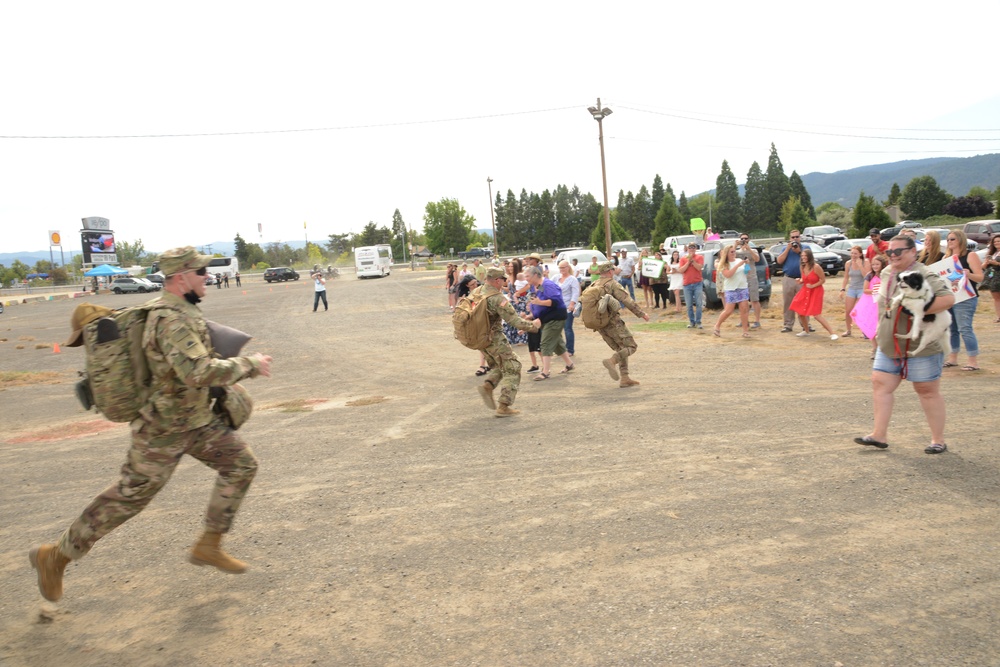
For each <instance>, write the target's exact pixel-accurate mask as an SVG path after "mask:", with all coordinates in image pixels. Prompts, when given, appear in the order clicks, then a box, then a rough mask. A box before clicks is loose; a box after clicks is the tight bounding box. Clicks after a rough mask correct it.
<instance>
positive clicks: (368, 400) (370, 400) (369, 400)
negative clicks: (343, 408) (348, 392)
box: [347, 396, 386, 408]
mask: <svg viewBox="0 0 1000 667" xmlns="http://www.w3.org/2000/svg"><path fill="white" fill-rule="evenodd" d="M385 400H386V398H385V396H366V397H365V398H359V399H356V400H353V401H348V402H347V405H349V406H350V407H352V408H354V407H357V406H359V405H374V404H376V403H381V402H382V401H385Z"/></svg>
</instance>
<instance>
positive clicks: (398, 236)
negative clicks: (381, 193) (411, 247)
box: [392, 208, 407, 259]
mask: <svg viewBox="0 0 1000 667" xmlns="http://www.w3.org/2000/svg"><path fill="white" fill-rule="evenodd" d="M406 242H407V238H406V224H404V223H403V215H402V214H401V213H400V212H399V209H398V208H397V209H396V210H395V211H393V213H392V256H393V257H399V258H400V259H402V258H403V257H405V256H406V253H404V252H403V248H404V246H405V244H406Z"/></svg>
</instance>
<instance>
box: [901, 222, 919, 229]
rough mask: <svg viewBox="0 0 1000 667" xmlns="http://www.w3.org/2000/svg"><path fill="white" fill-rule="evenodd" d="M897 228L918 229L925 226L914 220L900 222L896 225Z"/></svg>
mask: <svg viewBox="0 0 1000 667" xmlns="http://www.w3.org/2000/svg"><path fill="white" fill-rule="evenodd" d="M896 226H897V227H899V228H900V229H907V228H909V229H917V228H918V227H922V226H923V225H921V224H920V223H919V222H916V221H914V220H901V221H900V222H897V223H896Z"/></svg>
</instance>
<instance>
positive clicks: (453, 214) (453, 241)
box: [424, 198, 476, 254]
mask: <svg viewBox="0 0 1000 667" xmlns="http://www.w3.org/2000/svg"><path fill="white" fill-rule="evenodd" d="M475 222H476V219H475V218H474V217H473V216H471V215H469V214H468V213H466V212H465V209H464V208H462V206H461V204H459V203H458V200H457V199H447V198H442V199H441V200H440V201H437V202H427V206H426V207H424V234H426V236H427V246H428V247H429V248H430V249H431V250H432V251H433V252H434V253H436V254H443V253H446V252H448V250H449V249H450V248H456V249H458V248H465V247H467V246H468V245H469V233H470V232H471V231H472V227H473V225H474V224H475Z"/></svg>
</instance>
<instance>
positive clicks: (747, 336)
mask: <svg viewBox="0 0 1000 667" xmlns="http://www.w3.org/2000/svg"><path fill="white" fill-rule="evenodd" d="M741 338H753V336H751V335H750V334H748V333H745V334H743V335H742V336H741Z"/></svg>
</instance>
